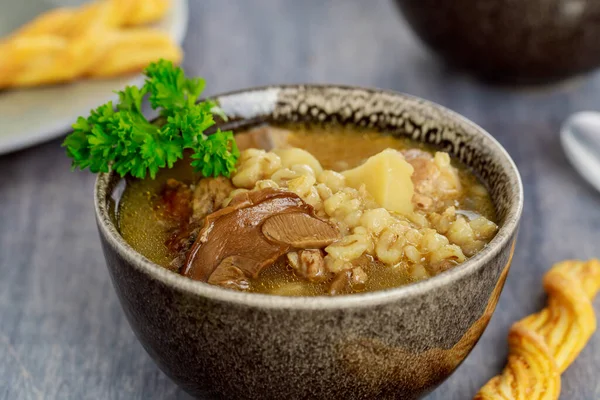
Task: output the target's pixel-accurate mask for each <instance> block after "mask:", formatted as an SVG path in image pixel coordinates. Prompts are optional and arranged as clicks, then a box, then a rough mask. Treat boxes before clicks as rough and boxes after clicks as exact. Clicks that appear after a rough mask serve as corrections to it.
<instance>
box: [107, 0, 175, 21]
mask: <svg viewBox="0 0 600 400" xmlns="http://www.w3.org/2000/svg"><path fill="white" fill-rule="evenodd" d="M108 3H110V7H111V13H113V17H112V23H113V24H115V25H116V26H133V25H143V24H148V23H152V22H156V21H158V20H160V19H161V18H162V17H163V16H164V15H165V14H166V12H167V10H168V9H169V6H170V5H171V2H170V0H147V1H140V0H108Z"/></svg>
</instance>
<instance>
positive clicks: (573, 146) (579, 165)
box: [560, 111, 600, 191]
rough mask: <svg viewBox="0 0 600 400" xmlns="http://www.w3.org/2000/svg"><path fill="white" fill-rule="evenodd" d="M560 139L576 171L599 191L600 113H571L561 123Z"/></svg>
mask: <svg viewBox="0 0 600 400" xmlns="http://www.w3.org/2000/svg"><path fill="white" fill-rule="evenodd" d="M560 139H561V142H562V146H563V150H564V152H565V154H566V155H567V158H568V159H569V161H570V162H571V164H573V166H574V167H575V169H576V170H577V172H579V173H580V174H581V176H583V177H584V178H585V179H586V180H587V181H588V182H589V183H590V184H591V185H592V186H594V187H595V188H596V189H597V190H598V191H600V113H598V112H593V111H584V112H579V113H576V114H573V115H571V116H570V117H569V118H568V119H567V120H566V121H565V122H564V123H563V125H562V128H561V131H560Z"/></svg>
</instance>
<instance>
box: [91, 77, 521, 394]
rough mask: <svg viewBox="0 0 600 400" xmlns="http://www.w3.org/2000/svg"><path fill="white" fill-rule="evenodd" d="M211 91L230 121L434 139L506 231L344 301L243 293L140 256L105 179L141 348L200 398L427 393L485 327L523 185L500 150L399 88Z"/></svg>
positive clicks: (99, 196)
mask: <svg viewBox="0 0 600 400" xmlns="http://www.w3.org/2000/svg"><path fill="white" fill-rule="evenodd" d="M217 99H218V100H219V101H220V104H221V106H222V108H223V109H224V110H225V112H226V113H227V114H228V115H230V116H231V118H232V120H231V121H230V123H229V125H233V127H234V128H236V127H237V128H243V127H248V126H252V125H255V124H258V123H262V122H285V121H325V122H337V123H340V124H351V125H358V126H370V127H373V128H376V129H379V130H382V131H385V132H387V133H389V134H393V135H398V136H410V137H411V138H413V139H414V140H417V141H423V142H428V143H431V144H434V145H436V146H438V147H439V148H441V149H443V150H446V151H449V152H450V153H452V154H454V155H455V156H457V157H458V158H460V159H461V160H462V161H463V162H465V163H466V164H468V165H469V166H471V167H472V169H473V170H474V171H475V172H476V173H477V174H478V175H480V177H481V178H482V179H483V180H484V181H485V182H486V183H487V185H488V186H489V189H490V191H491V194H492V197H493V199H494V202H495V205H496V208H497V211H498V215H499V219H500V222H499V225H500V229H499V231H498V234H497V235H496V237H495V238H494V239H493V240H492V241H491V243H490V244H489V245H488V246H487V247H486V248H484V249H483V250H482V251H481V252H479V253H478V254H477V255H476V256H475V257H473V258H472V259H470V260H468V261H467V262H465V263H464V264H462V265H460V266H458V267H456V268H454V269H451V270H449V271H447V272H444V273H442V274H440V275H438V276H436V277H433V278H431V279H429V280H426V281H422V282H419V283H416V284H412V285H408V286H404V287H399V288H395V289H390V290H385V291H379V292H371V293H363V294H354V295H346V296H339V297H296V298H293V297H281V296H271V295H262V294H254V293H241V292H235V291H230V290H226V289H222V288H219V287H215V286H210V285H208V284H205V283H201V282H196V281H192V280H190V279H188V278H185V277H183V276H180V275H177V274H175V273H173V272H170V271H168V270H166V269H164V268H162V267H160V266H158V265H156V264H153V263H152V262H150V261H149V260H147V259H146V258H144V257H143V256H141V255H140V254H138V253H136V252H135V251H134V250H133V249H132V248H131V247H130V246H129V245H128V244H127V243H126V242H125V241H124V240H123V238H122V237H121V236H120V235H119V230H118V228H117V226H116V224H115V220H116V217H115V210H116V209H117V207H118V204H117V203H118V201H119V197H120V195H121V192H122V187H123V182H122V180H120V179H119V178H118V177H117V176H115V175H114V174H103V175H100V177H99V178H98V181H97V185H96V191H95V204H96V217H97V222H98V227H99V231H100V238H101V240H102V246H103V249H104V254H105V256H106V261H107V264H108V268H109V271H110V275H111V278H112V281H113V284H114V286H115V289H116V291H117V294H118V296H119V299H120V300H121V304H122V306H123V309H124V311H125V314H126V315H127V318H128V319H129V322H130V324H131V326H132V328H133V330H134V332H135V333H136V335H137V337H138V338H139V340H140V341H141V343H142V344H143V346H144V348H145V349H146V350H147V351H148V353H149V354H150V355H151V356H152V358H153V359H154V360H155V361H156V363H157V364H158V365H159V366H160V368H161V369H162V370H163V371H164V372H165V373H166V374H167V375H168V376H170V377H171V378H172V379H173V380H174V381H175V382H177V383H178V384H179V385H181V386H182V387H183V388H184V389H185V390H186V391H188V392H189V393H191V394H194V395H196V396H198V397H200V398H207V399H208V398H223V399H374V398H377V399H411V398H418V397H420V396H422V395H424V394H426V393H427V392H429V391H431V390H432V389H434V388H435V387H436V386H437V385H439V384H440V383H441V382H442V381H443V380H444V379H446V378H447V377H448V376H449V375H450V374H451V373H452V372H453V371H454V370H455V369H456V367H457V366H458V365H459V364H460V363H461V361H462V360H463V359H464V358H465V357H466V356H467V354H469V352H470V351H471V349H472V348H473V346H474V345H475V343H476V342H477V340H478V339H479V337H480V336H481V334H482V332H483V330H484V329H485V327H486V325H487V323H488V321H489V319H490V317H491V315H492V313H493V311H494V308H495V306H496V303H497V301H498V296H499V295H500V292H501V290H502V287H503V285H504V280H505V279H506V275H507V273H508V270H509V267H510V260H511V256H512V252H513V249H514V242H515V235H516V233H517V225H518V221H519V218H520V215H521V208H522V203H523V193H522V185H521V181H520V178H519V174H518V172H517V169H516V167H515V165H514V163H513V162H512V161H511V159H510V158H509V156H508V154H507V153H506V152H505V151H504V149H503V148H502V147H501V146H500V145H499V144H498V142H496V141H495V140H494V139H493V138H492V137H491V136H490V135H489V134H488V133H486V132H485V131H483V130H482V129H481V128H479V127H478V126H476V125H474V124H473V123H471V122H469V121H467V120H466V119H464V118H463V117H461V116H459V115H457V114H455V113H453V112H451V111H449V110H446V109H444V108H442V107H440V106H437V105H435V104H432V103H429V102H427V101H424V100H420V99H417V98H413V97H409V96H406V95H402V94H398V93H392V92H385V91H379V90H369V89H358V88H347V87H334V86H282V87H267V88H258V89H250V90H245V91H240V92H235V93H229V94H224V95H222V96H218V97H217Z"/></svg>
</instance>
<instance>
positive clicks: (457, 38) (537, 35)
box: [395, 0, 600, 83]
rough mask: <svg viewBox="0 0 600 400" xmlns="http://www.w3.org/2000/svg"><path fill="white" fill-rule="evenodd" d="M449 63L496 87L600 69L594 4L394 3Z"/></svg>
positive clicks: (597, 5) (548, 0)
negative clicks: (494, 83)
mask: <svg viewBox="0 0 600 400" xmlns="http://www.w3.org/2000/svg"><path fill="white" fill-rule="evenodd" d="M395 1H396V3H397V4H398V5H399V6H400V9H401V10H402V12H403V13H404V15H405V17H406V19H407V21H408V23H409V25H410V26H411V27H412V29H413V30H414V31H415V32H416V33H417V35H418V36H419V37H420V38H421V39H422V40H423V41H424V42H425V43H426V44H428V45H429V47H431V48H432V49H433V50H435V51H436V52H437V53H439V54H440V55H441V56H442V58H444V59H445V60H446V61H448V62H449V63H451V64H454V65H457V66H459V67H462V68H464V69H467V70H469V71H471V72H473V73H474V74H476V75H479V76H480V77H482V78H484V79H486V80H489V81H494V82H500V83H547V82H552V81H556V80H560V79H563V78H566V77H569V76H571V75H575V74H579V73H582V72H586V71H589V70H591V69H593V68H596V67H597V66H599V65H600V40H598V37H600V24H599V23H598V21H600V1H597V0H576V1H574V0H452V1H439V0H395Z"/></svg>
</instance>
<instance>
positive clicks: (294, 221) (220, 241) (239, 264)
mask: <svg viewBox="0 0 600 400" xmlns="http://www.w3.org/2000/svg"><path fill="white" fill-rule="evenodd" d="M338 238H339V231H338V230H337V228H336V227H335V226H333V225H331V224H329V223H328V222H326V221H323V220H321V219H319V218H318V217H316V215H315V213H314V209H313V207H312V206H310V205H309V204H307V203H305V202H304V201H303V200H302V199H301V198H300V197H299V196H298V195H296V194H295V193H292V192H288V191H283V190H277V189H272V188H267V189H263V190H259V191H255V192H245V193H240V194H239V195H237V196H236V197H234V198H233V199H232V201H231V203H230V204H229V206H228V207H225V208H223V209H221V210H219V211H216V212H214V213H212V214H210V215H208V216H207V217H206V219H205V223H204V227H203V228H202V231H201V232H200V234H199V235H198V238H197V239H196V242H195V243H194V245H193V246H192V248H191V250H190V252H189V254H188V257H187V260H186V264H185V265H184V268H183V270H182V272H181V273H182V274H183V275H186V276H188V277H190V278H192V279H195V280H200V281H204V282H209V283H214V284H219V285H222V286H227V287H235V286H238V288H243V287H244V285H245V284H244V282H243V276H245V277H247V278H249V277H253V278H254V277H256V276H258V274H259V273H260V271H261V270H262V269H263V268H265V267H267V266H269V265H271V264H273V263H274V262H275V260H277V259H278V258H279V257H281V256H282V255H284V254H285V253H287V252H289V251H290V250H293V249H304V248H322V247H325V246H328V245H329V244H331V243H333V242H334V241H335V240H337V239H338ZM240 272H241V273H240ZM242 275H243V276H242Z"/></svg>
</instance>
